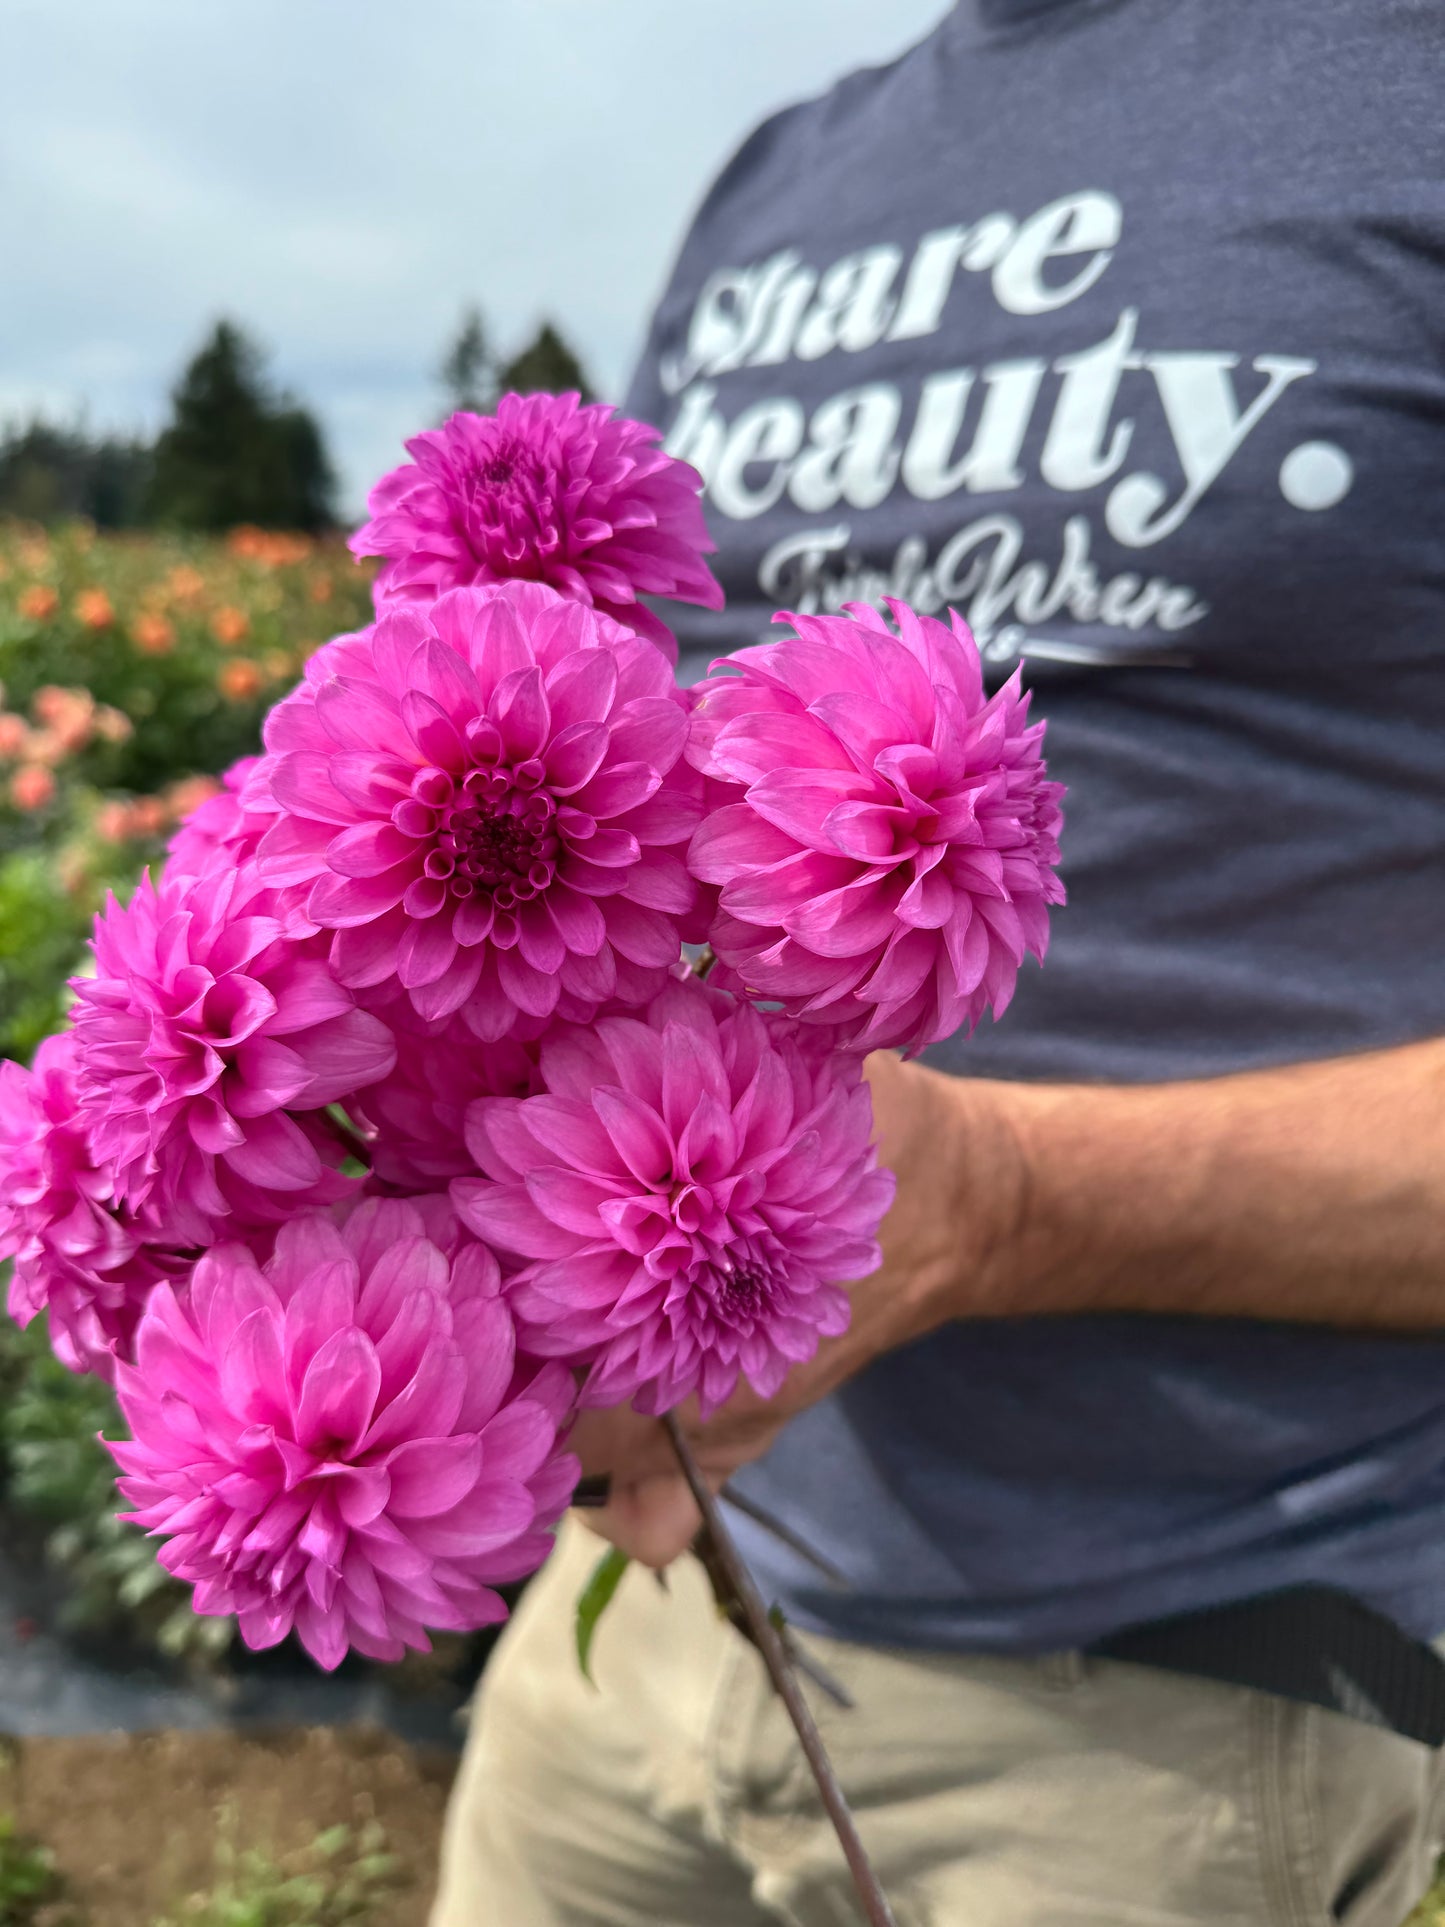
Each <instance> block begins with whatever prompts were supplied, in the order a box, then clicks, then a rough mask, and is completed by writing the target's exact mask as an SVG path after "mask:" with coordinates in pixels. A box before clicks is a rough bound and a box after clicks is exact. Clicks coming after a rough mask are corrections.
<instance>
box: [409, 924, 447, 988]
mask: <svg viewBox="0 0 1445 1927" xmlns="http://www.w3.org/2000/svg"><path fill="white" fill-rule="evenodd" d="M456 954H457V944H456V939H455V938H454V937H453V936H452V932H451V925H450V922H449V921H448V920H447V919H446V918H444V917H432V918H429V919H428V920H427V921H425V922H419V923H408V925H407V927H406V930H405V931H404V933H403V935H402V939H401V942H400V944H399V945H398V946H397V953H396V974H397V977H398V978H399V980H400V981H401V982H402V983H403V984H404V985H405V986H406V987H407V989H408V990H414V989H419V988H420V987H421V986H422V985H423V984H431V983H435V982H436V980H437V979H438V978H439V977H440V976H442V974H443V973H444V972H445V971H446V970H447V969H448V967H449V966H450V965H451V963H452V961H453V959H454V958H455V956H456Z"/></svg>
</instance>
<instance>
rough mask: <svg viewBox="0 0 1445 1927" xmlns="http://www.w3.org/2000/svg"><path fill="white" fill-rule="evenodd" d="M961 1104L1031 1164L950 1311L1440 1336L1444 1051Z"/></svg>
mask: <svg viewBox="0 0 1445 1927" xmlns="http://www.w3.org/2000/svg"><path fill="white" fill-rule="evenodd" d="M954 1089H955V1091H956V1093H957V1099H958V1102H959V1103H961V1104H962V1105H964V1106H970V1105H972V1106H976V1105H977V1104H978V1103H979V1101H982V1102H983V1103H984V1105H985V1106H992V1107H993V1109H994V1115H995V1117H996V1118H997V1119H998V1120H999V1122H1000V1123H1001V1125H1002V1127H1003V1128H1004V1130H1005V1131H1006V1133H1007V1135H1008V1136H1009V1137H1010V1138H1011V1139H1012V1140H1013V1141H1014V1142H1015V1143H1016V1145H1017V1149H1018V1155H1017V1159H1016V1161H1015V1167H1014V1168H1015V1181H1014V1184H1013V1186H1012V1196H1011V1199H1010V1202H1009V1206H1008V1210H1007V1223H1006V1226H1005V1228H1004V1230H1003V1231H1002V1232H1001V1233H1000V1235H999V1236H998V1237H997V1238H996V1239H995V1240H994V1241H993V1243H992V1248H991V1255H990V1258H989V1262H988V1265H987V1267H986V1276H985V1277H983V1278H982V1279H980V1277H979V1275H978V1273H977V1271H976V1270H974V1271H973V1273H972V1275H971V1276H970V1275H964V1274H962V1273H961V1274H960V1275H959V1276H957V1277H955V1278H953V1279H950V1280H948V1281H946V1282H945V1283H944V1285H943V1288H942V1292H941V1299H942V1301H943V1302H944V1303H946V1304H947V1312H946V1315H949V1316H970V1315H972V1316H977V1315H978V1314H979V1312H980V1311H983V1312H985V1313H992V1314H995V1315H1029V1314H1034V1313H1049V1312H1080V1311H1144V1312H1182V1313H1193V1314H1201V1315H1205V1316H1212V1317H1247V1318H1262V1319H1288V1320H1310V1321H1315V1322H1319V1323H1328V1324H1336V1325H1361V1326H1383V1327H1393V1328H1397V1329H1401V1330H1422V1329H1427V1328H1430V1327H1434V1326H1445V1040H1437V1041H1432V1042H1429V1043H1423V1044H1416V1045H1409V1046H1405V1047H1402V1048H1400V1049H1397V1050H1390V1051H1382V1052H1378V1053H1373V1054H1371V1055H1368V1056H1360V1057H1352V1058H1335V1059H1331V1060H1329V1061H1327V1062H1323V1063H1315V1064H1305V1065H1295V1066H1290V1067H1287V1068H1284V1069H1278V1070H1268V1071H1260V1072H1251V1073H1247V1074H1243V1075H1239V1076H1234V1077H1226V1078H1218V1079H1214V1080H1209V1081H1201V1082H1196V1083H1187V1084H1168V1085H1153V1086H1144V1087H1135V1088H1128V1087H1119V1086H1109V1087H1103V1088H1092V1087H1086V1086H1020V1085H999V1084H994V1085H987V1086H974V1087H973V1089H972V1091H970V1088H969V1086H968V1084H967V1083H966V1082H965V1083H963V1084H960V1085H956V1086H955V1087H954ZM970 1138H972V1139H973V1142H974V1143H975V1144H976V1143H977V1126H976V1124H975V1125H974V1126H973V1127H972V1128H971V1129H965V1130H964V1131H962V1132H961V1133H960V1134H959V1137H958V1140H957V1141H958V1143H959V1145H960V1147H961V1149H962V1151H963V1154H964V1155H965V1156H966V1155H967V1145H968V1142H969V1139H970ZM981 1287H982V1289H980V1288H981Z"/></svg>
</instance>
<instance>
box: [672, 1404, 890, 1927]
mask: <svg viewBox="0 0 1445 1927" xmlns="http://www.w3.org/2000/svg"><path fill="white" fill-rule="evenodd" d="M662 1423H663V1427H664V1429H665V1430H666V1432H667V1436H668V1438H669V1440H670V1441H671V1444H672V1449H673V1451H674V1452H675V1453H676V1454H677V1462H678V1464H679V1465H680V1466H681V1467H682V1475H683V1477H684V1478H685V1479H686V1480H687V1483H688V1488H689V1490H690V1491H691V1493H692V1496H693V1498H694V1499H695V1500H696V1501H697V1508H698V1510H699V1512H701V1514H702V1520H703V1530H704V1532H706V1533H707V1535H708V1537H709V1539H710V1540H711V1541H712V1550H713V1551H714V1552H715V1554H716V1556H717V1563H718V1565H719V1567H720V1568H721V1570H722V1571H723V1572H724V1573H725V1574H726V1577H727V1581H728V1584H729V1586H730V1587H731V1588H732V1591H733V1593H734V1594H735V1596H736V1599H737V1603H738V1606H739V1607H740V1608H741V1610H742V1612H743V1614H744V1616H745V1618H746V1619H747V1622H748V1630H749V1632H750V1633H751V1635H752V1639H753V1644H754V1645H755V1646H756V1647H757V1649H758V1651H759V1652H760V1653H761V1654H762V1656H763V1664H764V1665H765V1666H766V1667H767V1669H768V1677H769V1678H770V1679H771V1680H772V1682H773V1685H774V1686H775V1687H776V1688H777V1692H778V1697H779V1698H780V1699H781V1700H782V1702H783V1705H784V1707H785V1708H786V1709H787V1713H788V1717H789V1719H790V1720H791V1721H792V1722H793V1728H794V1731H795V1732H796V1733H797V1735H798V1742H799V1744H800V1745H801V1747H802V1749H803V1752H804V1755H805V1756H806V1758H807V1761H808V1765H809V1766H810V1767H811V1768H812V1772H813V1778H814V1779H815V1780H816V1781H817V1783H818V1792H819V1793H820V1794H821V1795H822V1800H823V1806H824V1809H825V1810H826V1812H827V1815H828V1818H829V1819H830V1820H831V1821H832V1823H833V1830H834V1832H835V1833H836V1834H837V1836H838V1839H839V1842H840V1844H841V1845H842V1848H843V1856H844V1858H845V1859H846V1860H847V1862H848V1871H849V1872H850V1873H851V1874H852V1876H853V1885H854V1886H855V1887H856V1888H857V1890H858V1898H859V1899H860V1900H861V1901H862V1902H863V1911H864V1913H865V1914H866V1915H867V1917H868V1922H869V1927H898V1923H897V1921H896V1920H895V1919H894V1916H893V1910H892V1908H891V1907H890V1906H889V1905H888V1898H887V1896H886V1894H885V1893H884V1892H883V1889H882V1887H880V1886H879V1884H878V1876H877V1874H875V1873H874V1871H873V1868H872V1866H871V1864H870V1863H869V1859H868V1855H867V1853H866V1852H865V1850H864V1847H863V1842H862V1841H861V1840H860V1839H859V1838H858V1829H857V1826H856V1825H855V1824H854V1820H853V1814H852V1811H851V1810H850V1808H849V1806H848V1802H847V1799H846V1798H845V1796H844V1793H843V1789H842V1787H841V1786H840V1785H839V1783H838V1776H837V1774H836V1773H835V1772H834V1770H833V1762H832V1761H831V1760H830V1759H829V1758H828V1750H827V1748H826V1747H825V1746H824V1745H823V1736H822V1734H821V1733H819V1731H818V1728H817V1725H816V1724H815V1722H814V1719H813V1715H812V1713H811V1712H810V1711H809V1708H808V1702H807V1701H806V1700H805V1699H804V1698H803V1694H802V1689H801V1688H800V1687H799V1685H798V1681H797V1676H796V1674H795V1673H794V1671H793V1668H792V1665H791V1663H790V1662H789V1659H788V1654H787V1649H786V1647H785V1646H784V1644H783V1640H782V1637H781V1635H780V1634H779V1632H778V1628H777V1626H776V1625H775V1624H774V1622H773V1620H772V1618H771V1616H770V1615H769V1613H768V1610H767V1607H766V1606H764V1604H763V1599H762V1594H761V1593H760V1592H759V1591H758V1588H757V1584H756V1582H755V1581H754V1579H753V1576H752V1574H751V1573H750V1572H749V1571H748V1568H747V1565H746V1563H745V1562H744V1560H743V1557H742V1554H741V1553H740V1552H739V1551H738V1549H737V1545H736V1543H735V1542H734V1540H733V1536H732V1534H731V1533H730V1532H729V1531H728V1528H727V1522H726V1521H725V1520H724V1518H723V1516H722V1511H721V1508H720V1507H719V1505H718V1503H717V1500H716V1499H715V1498H714V1497H713V1494H712V1490H711V1488H710V1487H709V1485H708V1483H707V1480H706V1479H705V1478H704V1477H703V1476H702V1472H701V1470H700V1469H699V1467H698V1463H697V1460H696V1459H695V1458H694V1457H693V1455H692V1448H691V1447H690V1446H689V1445H688V1442H687V1440H686V1439H685V1438H684V1437H683V1435H682V1427H681V1426H680V1425H679V1424H678V1422H677V1418H676V1416H675V1415H674V1414H673V1413H671V1412H669V1413H668V1414H667V1415H666V1417H665V1418H664V1419H663V1421H662Z"/></svg>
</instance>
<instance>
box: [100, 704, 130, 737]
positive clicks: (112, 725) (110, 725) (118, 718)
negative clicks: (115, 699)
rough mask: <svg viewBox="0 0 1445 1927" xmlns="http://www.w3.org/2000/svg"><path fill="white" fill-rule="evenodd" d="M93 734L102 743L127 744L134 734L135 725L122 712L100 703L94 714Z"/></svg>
mask: <svg viewBox="0 0 1445 1927" xmlns="http://www.w3.org/2000/svg"><path fill="white" fill-rule="evenodd" d="M95 733H96V735H97V736H99V737H100V739H101V741H102V742H106V743H128V742H129V741H130V739H131V737H132V736H134V734H135V724H134V723H133V722H132V721H131V719H130V717H129V716H127V715H126V713H125V711H124V710H122V709H112V708H111V706H110V704H109V703H102V704H101V705H100V708H99V709H97V710H96V712H95Z"/></svg>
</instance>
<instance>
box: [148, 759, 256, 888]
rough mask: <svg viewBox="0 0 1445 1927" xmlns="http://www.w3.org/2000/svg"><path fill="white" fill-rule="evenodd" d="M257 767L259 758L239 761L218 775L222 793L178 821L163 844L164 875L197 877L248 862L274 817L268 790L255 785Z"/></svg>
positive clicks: (206, 800)
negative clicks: (176, 826) (164, 857)
mask: <svg viewBox="0 0 1445 1927" xmlns="http://www.w3.org/2000/svg"><path fill="white" fill-rule="evenodd" d="M260 767H261V758H260V757H259V756H243V757H242V758H241V759H240V761H239V762H237V763H233V764H232V765H231V767H230V768H229V769H228V770H226V771H225V773H224V774H223V775H222V777H221V788H220V789H219V790H217V791H216V792H215V793H214V794H213V795H211V796H208V797H207V798H206V799H205V801H204V802H202V803H198V804H197V806H196V807H195V809H193V810H191V811H190V812H189V814H188V815H187V816H186V817H185V818H184V819H183V820H182V822H181V824H180V827H179V828H178V829H177V831H176V833H175V835H174V836H173V837H172V838H171V840H170V843H169V844H168V845H167V856H168V860H167V863H166V874H167V876H169V877H183V876H186V877H200V876H205V875H207V873H208V872H209V871H211V870H214V869H218V868H223V867H229V868H239V867H240V866H241V865H242V864H243V863H249V862H250V861H251V859H252V857H254V856H255V854H256V846H257V844H258V843H259V842H260V841H261V838H262V837H263V836H264V835H265V833H266V831H267V830H268V829H270V827H271V824H272V823H273V822H274V820H275V816H276V806H275V804H274V803H273V802H272V801H271V792H270V789H269V787H268V786H267V785H266V784H265V783H264V782H258V781H257V772H258V770H259V769H260Z"/></svg>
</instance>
